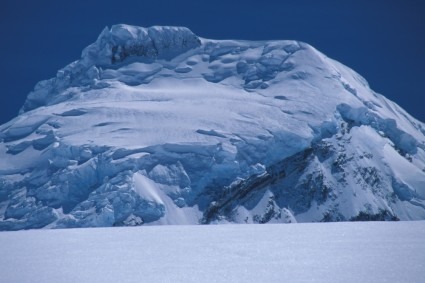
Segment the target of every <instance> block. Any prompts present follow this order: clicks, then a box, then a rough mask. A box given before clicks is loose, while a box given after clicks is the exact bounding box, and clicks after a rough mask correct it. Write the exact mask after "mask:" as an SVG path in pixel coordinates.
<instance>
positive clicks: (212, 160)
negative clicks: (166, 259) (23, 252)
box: [0, 25, 425, 230]
mask: <svg viewBox="0 0 425 283" xmlns="http://www.w3.org/2000/svg"><path fill="white" fill-rule="evenodd" d="M0 139H1V140H2V142H1V144H0V156H2V161H0V203H1V205H0V218H1V219H0V229H2V230H19V229H28V228H41V227H47V228H49V227H50V228H54V227H57V228H65V227H92V226H121V225H141V224H196V223H223V222H236V223H268V222H297V221H300V222H310V221H347V220H396V219H400V220H413V219H424V218H425V210H424V208H425V125H424V124H423V123H422V122H419V121H417V120H416V119H414V118H412V117H411V116H410V115H409V114H408V113H406V112H405V111H404V110H403V109H401V108H400V107H399V106H398V105H397V104H395V103H394V102H391V101H389V100H387V99H386V98H385V97H383V96H382V95H379V94H377V93H375V92H373V91H372V90H371V89H370V88H369V85H368V83H367V82H366V80H365V79H364V78H362V77H361V76H360V75H358V74H357V73H355V72H354V71H352V70H351V69H349V68H347V67H345V66H344V65H342V64H340V63H339V62H337V61H334V60H332V59H330V58H328V57H326V56H325V55H323V54H322V53H320V52H319V51H317V50H316V49H314V48H313V47H311V46H310V45H308V44H305V43H302V42H297V41H261V42H250V41H238V40H225V41H220V40H209V39H204V38H199V37H197V36H196V35H194V34H193V33H192V32H191V31H190V30H189V29H187V28H181V27H179V28H177V27H151V28H141V27H134V26H128V25H116V26H113V27H112V28H111V29H110V30H109V29H104V31H103V32H102V33H101V34H100V36H99V37H98V39H97V41H96V42H95V43H93V44H91V45H90V46H88V47H87V48H85V49H84V51H83V53H82V58H81V59H80V60H77V61H75V62H73V63H71V64H70V65H68V66H66V67H65V68H63V69H61V70H59V71H58V74H57V76H56V77H55V78H52V79H50V80H46V81H42V82H40V83H38V84H37V85H36V87H35V89H34V91H33V92H31V93H30V94H29V96H28V99H27V101H26V102H25V104H24V106H23V108H22V109H21V112H20V115H19V116H18V117H17V118H15V119H13V120H12V121H10V122H8V123H6V124H4V125H2V126H0Z"/></svg>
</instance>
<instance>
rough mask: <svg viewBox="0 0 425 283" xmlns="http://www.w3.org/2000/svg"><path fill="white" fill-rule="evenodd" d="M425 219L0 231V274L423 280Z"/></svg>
mask: <svg viewBox="0 0 425 283" xmlns="http://www.w3.org/2000/svg"><path fill="white" fill-rule="evenodd" d="M424 233H425V223H424V222H423V221H420V222H417V221H411V222H391V223H389V222H374V223H370V222H369V223H367V222H358V223H320V224H319V223H315V224H312V223H308V224H293V225H219V226H217V225H209V226H206V225H203V226H195V225H191V226H175V225H170V226H155V227H134V228H129V227H125V228H115V229H111V228H99V229H60V230H42V231H37V230H32V231H18V232H4V233H0V243H2V244H1V245H0V253H1V254H2V256H1V257H0V266H1V275H0V281H2V282H22V283H24V282H52V281H53V282H164V283H165V282H347V283H349V282H365V283H366V282H374V283H378V282H411V283H415V282H418V283H419V282H423V279H424V277H425V268H424V267H425V266H424V262H425V241H423V235H424Z"/></svg>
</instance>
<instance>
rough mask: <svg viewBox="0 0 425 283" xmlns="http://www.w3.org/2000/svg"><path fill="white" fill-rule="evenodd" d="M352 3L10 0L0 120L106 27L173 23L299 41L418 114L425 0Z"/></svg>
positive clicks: (1, 49) (218, 33)
mask: <svg viewBox="0 0 425 283" xmlns="http://www.w3.org/2000/svg"><path fill="white" fill-rule="evenodd" d="M422 2H423V1H421V0H397V1H396V0H387V1H386V0H382V1H378V0H357V1H354V0H353V1H344V0H339V1H338V0H334V1H324V0H322V1H320V0H297V1H295V0H293V1H284V0H281V1H278V0H276V1H268V0H263V1H258V0H257V1H231V0H227V1H222V0H215V1H202V0H192V1H183V0H180V1H171V0H170V1H163V0H150V1H125V0H120V1H110V0H105V1H90V0H86V1H79V0H74V1H57V0H51V1H49V0H39V1H32V0H27V1H16V0H2V4H1V10H0V36H1V37H0V38H1V41H0V54H1V55H2V56H1V65H0V84H1V88H0V91H1V93H0V124H3V123H4V122H6V121H8V120H10V119H11V118H13V117H15V116H16V115H17V113H18V111H19V108H20V107H21V106H22V105H23V103H24V100H25V97H26V96H27V94H28V93H29V92H30V91H31V90H32V89H33V87H34V85H35V84H36V83H37V82H38V81H40V80H43V79H48V78H51V77H53V76H55V74H56V71H57V70H58V69H60V68H62V67H64V66H65V65H67V64H69V63H71V62H72V61H74V60H76V59H78V58H79V57H80V54H81V51H82V49H83V48H84V47H86V46H87V45H89V44H90V43H92V42H94V41H95V40H96V38H97V36H98V35H99V33H100V32H101V31H102V29H103V28H104V27H105V26H111V25H113V24H118V23H127V24H133V25H139V26H152V25H178V26H186V27H188V28H190V29H191V30H192V31H193V32H194V33H196V34H197V35H199V36H201V37H205V38H215V39H249V40H266V39H296V40H301V41H304V42H307V43H309V44H311V45H313V46H314V47H316V48H317V49H319V50H320V51H322V52H323V53H325V54H326V55H328V56H329V57H331V58H334V59H336V60H338V61H340V62H342V63H343V64H345V65H347V66H349V67H351V68H353V69H354V70H355V71H357V72H358V73H360V74H361V75H363V76H364V77H365V78H366V80H368V82H369V84H370V85H371V87H372V89H374V90H375V91H377V92H379V93H382V94H384V95H385V96H386V97H388V98H390V99H391V100H393V101H395V102H397V103H398V104H399V105H401V106H402V107H403V108H404V109H406V110H407V111H408V112H409V113H410V114H412V115H413V116H414V117H416V118H418V119H419V120H421V121H423V122H425V110H424V109H425V98H424V95H425V93H424V91H423V85H424V81H425V4H422Z"/></svg>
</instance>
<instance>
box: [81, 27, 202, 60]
mask: <svg viewBox="0 0 425 283" xmlns="http://www.w3.org/2000/svg"><path fill="white" fill-rule="evenodd" d="M200 45H201V40H200V39H199V38H198V37H197V36H196V35H195V34H194V33H193V32H192V31H190V30H189V29H188V28H185V27H171V26H153V27H149V28H143V27H137V26H130V25H125V24H119V25H114V26H112V27H111V29H108V28H105V29H104V30H103V31H102V33H101V34H100V35H99V37H98V39H97V40H96V42H95V43H93V44H91V45H89V46H88V47H87V48H85V49H84V51H83V53H82V59H83V60H88V61H89V62H92V63H94V64H95V65H98V66H103V65H110V64H114V63H119V62H122V61H124V60H125V59H126V58H128V57H131V56H138V57H145V58H147V59H156V58H161V59H171V58H172V57H174V56H176V55H178V54H181V53H184V52H186V51H188V50H190V49H193V48H196V47H199V46H200Z"/></svg>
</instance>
